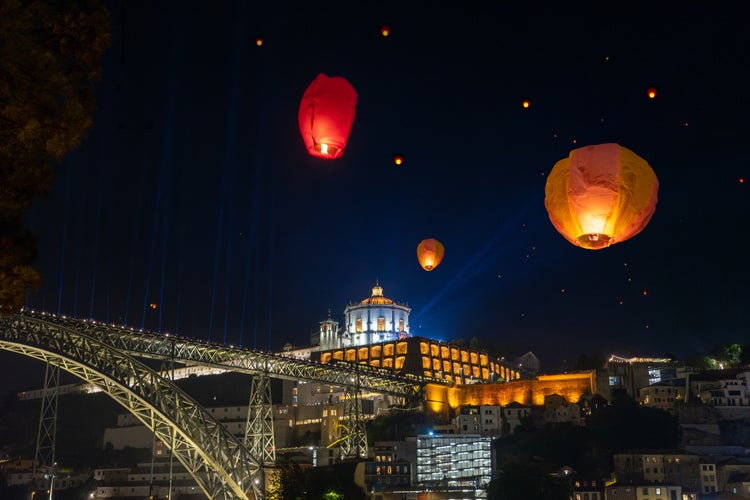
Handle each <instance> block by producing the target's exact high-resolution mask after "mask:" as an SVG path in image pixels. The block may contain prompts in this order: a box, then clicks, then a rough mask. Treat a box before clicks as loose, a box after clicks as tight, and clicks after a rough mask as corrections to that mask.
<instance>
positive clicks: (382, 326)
mask: <svg viewBox="0 0 750 500" xmlns="http://www.w3.org/2000/svg"><path fill="white" fill-rule="evenodd" d="M378 331H379V332H384V331H385V318H384V317H383V316H380V317H379V318H378Z"/></svg>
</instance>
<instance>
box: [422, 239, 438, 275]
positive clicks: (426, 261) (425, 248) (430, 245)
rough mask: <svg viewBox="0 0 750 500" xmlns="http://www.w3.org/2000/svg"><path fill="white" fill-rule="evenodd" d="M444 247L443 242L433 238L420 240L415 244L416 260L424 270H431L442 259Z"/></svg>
mask: <svg viewBox="0 0 750 500" xmlns="http://www.w3.org/2000/svg"><path fill="white" fill-rule="evenodd" d="M444 254H445V248H444V247H443V244H442V243H440V242H439V241H438V240H436V239H434V238H428V239H426V240H422V241H420V242H419V245H417V260H419V265H420V266H422V269H424V270H425V271H432V270H433V269H435V268H436V267H437V266H438V265H439V264H440V261H442V260H443V255H444Z"/></svg>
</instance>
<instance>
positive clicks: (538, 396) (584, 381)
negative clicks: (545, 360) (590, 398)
mask: <svg viewBox="0 0 750 500" xmlns="http://www.w3.org/2000/svg"><path fill="white" fill-rule="evenodd" d="M586 392H591V393H596V392H597V387H596V373H595V371H594V370H591V371H588V372H579V373H563V374H554V375H540V376H539V377H537V378H536V379H528V380H517V381H514V382H508V383H505V384H468V385H455V386H452V387H446V386H444V385H439V384H427V385H426V386H425V401H426V403H427V407H428V409H429V410H430V411H431V412H433V413H436V414H441V415H444V416H447V415H448V413H449V412H450V411H451V410H456V409H458V408H459V407H460V406H463V405H476V406H479V405H500V406H505V405H507V404H509V403H512V402H513V401H515V402H518V403H520V404H523V405H537V406H541V405H543V404H544V397H545V396H547V395H552V394H558V395H560V396H562V397H564V398H565V400H566V401H568V402H569V403H577V402H578V400H579V399H580V398H581V395H583V394H584V393H586Z"/></svg>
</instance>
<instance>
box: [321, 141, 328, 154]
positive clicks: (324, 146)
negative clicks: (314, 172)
mask: <svg viewBox="0 0 750 500" xmlns="http://www.w3.org/2000/svg"><path fill="white" fill-rule="evenodd" d="M320 152H321V153H323V154H324V155H327V154H328V144H326V143H323V144H321V145H320Z"/></svg>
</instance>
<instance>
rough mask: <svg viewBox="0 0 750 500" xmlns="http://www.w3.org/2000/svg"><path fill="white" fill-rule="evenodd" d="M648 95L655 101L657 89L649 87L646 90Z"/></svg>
mask: <svg viewBox="0 0 750 500" xmlns="http://www.w3.org/2000/svg"><path fill="white" fill-rule="evenodd" d="M646 95H647V96H648V98H649V99H653V98H654V97H656V87H649V88H648V89H646Z"/></svg>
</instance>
